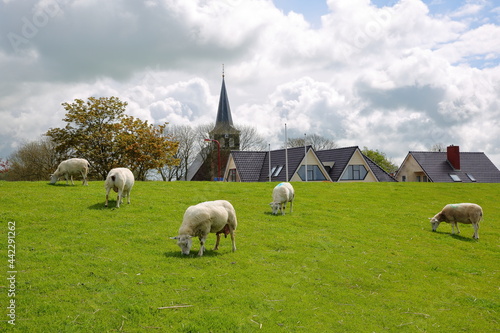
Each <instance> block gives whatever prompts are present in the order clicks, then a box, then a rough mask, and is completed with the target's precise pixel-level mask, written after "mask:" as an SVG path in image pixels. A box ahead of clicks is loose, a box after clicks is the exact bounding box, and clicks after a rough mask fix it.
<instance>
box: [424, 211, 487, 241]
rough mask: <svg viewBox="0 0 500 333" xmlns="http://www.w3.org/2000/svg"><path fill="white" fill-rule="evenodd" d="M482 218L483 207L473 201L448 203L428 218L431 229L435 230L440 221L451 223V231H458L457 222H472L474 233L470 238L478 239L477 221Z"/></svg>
mask: <svg viewBox="0 0 500 333" xmlns="http://www.w3.org/2000/svg"><path fill="white" fill-rule="evenodd" d="M482 218H483V209H482V208H481V206H479V205H476V204H473V203H459V204H449V205H446V206H444V208H443V209H442V210H441V211H440V212H439V213H437V214H436V215H435V216H434V217H432V218H430V220H431V224H432V231H436V230H437V227H438V226H439V224H440V223H441V222H447V223H450V224H451V233H452V234H454V233H455V227H456V228H457V234H459V233H460V229H459V228H458V224H457V222H460V223H464V224H472V226H473V227H474V235H473V236H472V238H475V239H479V233H478V231H479V222H480V221H481V219H482Z"/></svg>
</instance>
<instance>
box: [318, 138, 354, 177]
mask: <svg viewBox="0 0 500 333" xmlns="http://www.w3.org/2000/svg"><path fill="white" fill-rule="evenodd" d="M356 149H358V147H356V146H354V147H345V148H336V149H328V150H319V151H317V152H316V155H318V158H319V160H320V161H321V162H322V163H325V162H335V164H334V165H333V168H332V169H331V170H330V171H329V174H330V178H331V179H332V180H333V181H334V182H337V181H338V180H339V179H340V176H341V175H342V172H344V170H345V168H346V167H347V164H349V161H350V160H351V157H352V155H353V154H354V152H355V151H356Z"/></svg>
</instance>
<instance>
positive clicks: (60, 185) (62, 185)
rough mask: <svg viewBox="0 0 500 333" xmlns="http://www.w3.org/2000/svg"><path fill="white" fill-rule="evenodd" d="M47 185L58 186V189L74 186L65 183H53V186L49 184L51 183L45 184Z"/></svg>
mask: <svg viewBox="0 0 500 333" xmlns="http://www.w3.org/2000/svg"><path fill="white" fill-rule="evenodd" d="M47 185H50V186H59V187H67V186H72V187H73V186H76V184H75V185H71V184H66V183H55V184H51V183H47Z"/></svg>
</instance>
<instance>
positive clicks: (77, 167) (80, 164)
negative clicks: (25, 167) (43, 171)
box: [50, 158, 90, 185]
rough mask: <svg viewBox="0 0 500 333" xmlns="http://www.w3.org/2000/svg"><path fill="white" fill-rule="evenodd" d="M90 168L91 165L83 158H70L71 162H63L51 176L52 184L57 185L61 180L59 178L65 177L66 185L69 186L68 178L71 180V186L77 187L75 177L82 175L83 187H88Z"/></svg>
mask: <svg viewBox="0 0 500 333" xmlns="http://www.w3.org/2000/svg"><path fill="white" fill-rule="evenodd" d="M89 167H90V163H89V162H88V161H87V160H86V159H83V158H70V159H69V160H65V161H62V162H61V163H59V166H58V167H57V170H56V171H55V172H54V173H53V174H51V175H50V184H55V183H56V182H57V181H58V180H59V177H62V176H64V178H65V179H66V185H67V184H68V178H71V185H75V183H73V176H78V175H82V177H83V183H82V185H88V183H87V174H88V172H89Z"/></svg>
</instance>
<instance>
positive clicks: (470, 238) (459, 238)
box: [451, 234, 478, 242]
mask: <svg viewBox="0 0 500 333" xmlns="http://www.w3.org/2000/svg"><path fill="white" fill-rule="evenodd" d="M451 237H453V238H455V239H457V240H459V241H462V242H477V241H478V240H477V239H474V238H472V236H471V237H465V236H461V235H456V234H452V235H451Z"/></svg>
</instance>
